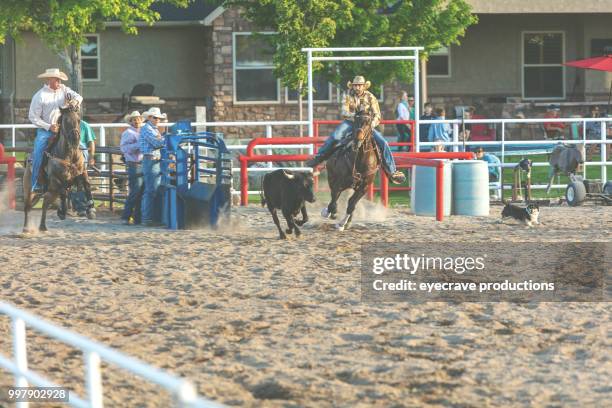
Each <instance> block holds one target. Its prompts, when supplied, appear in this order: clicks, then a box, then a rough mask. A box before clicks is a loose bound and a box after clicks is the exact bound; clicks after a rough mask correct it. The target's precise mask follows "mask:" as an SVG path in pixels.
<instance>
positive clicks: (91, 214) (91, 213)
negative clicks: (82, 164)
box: [79, 173, 96, 220]
mask: <svg viewBox="0 0 612 408" xmlns="http://www.w3.org/2000/svg"><path fill="white" fill-rule="evenodd" d="M79 177H81V185H82V186H83V189H84V190H85V198H87V218H88V219H90V220H93V219H95V218H96V208H95V206H94V200H93V196H92V195H91V184H89V177H88V176H87V173H83V174H82V175H81V176H79Z"/></svg>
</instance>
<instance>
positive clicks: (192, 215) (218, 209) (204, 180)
mask: <svg viewBox="0 0 612 408" xmlns="http://www.w3.org/2000/svg"><path fill="white" fill-rule="evenodd" d="M161 157H162V161H161V172H162V180H161V185H162V189H163V204H162V222H163V223H164V224H165V225H166V226H167V227H168V228H170V229H193V228H198V227H206V226H213V227H215V226H217V225H218V224H219V221H220V219H221V218H222V217H223V216H224V215H229V210H230V207H231V201H232V200H231V181H232V161H231V157H230V152H229V150H228V149H227V147H226V146H225V142H224V141H223V135H222V134H221V133H212V132H192V131H191V124H190V123H189V122H178V123H177V124H176V125H174V126H173V127H172V128H171V131H170V134H169V135H167V136H166V146H165V147H164V148H163V149H162V151H161Z"/></svg>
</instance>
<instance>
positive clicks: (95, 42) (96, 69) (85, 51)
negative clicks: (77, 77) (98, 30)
mask: <svg viewBox="0 0 612 408" xmlns="http://www.w3.org/2000/svg"><path fill="white" fill-rule="evenodd" d="M85 40H86V42H85V44H83V45H81V75H82V76H83V81H99V80H100V53H99V51H100V37H99V36H98V35H97V34H93V35H86V36H85Z"/></svg>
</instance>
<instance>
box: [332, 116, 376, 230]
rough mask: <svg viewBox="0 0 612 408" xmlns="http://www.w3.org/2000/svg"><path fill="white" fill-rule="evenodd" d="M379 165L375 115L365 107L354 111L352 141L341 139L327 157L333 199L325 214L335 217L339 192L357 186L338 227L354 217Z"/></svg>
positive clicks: (347, 224)
mask: <svg viewBox="0 0 612 408" xmlns="http://www.w3.org/2000/svg"><path fill="white" fill-rule="evenodd" d="M379 168H380V154H379V152H378V148H377V146H376V142H375V141H374V138H373V136H372V117H371V116H370V115H369V114H368V113H366V112H365V111H358V112H357V113H356V114H355V122H354V124H353V137H352V139H351V141H350V142H348V143H344V141H343V142H341V145H340V147H339V148H338V149H337V150H336V151H335V152H334V153H333V154H332V156H331V157H330V158H329V160H327V173H328V182H329V188H330V190H331V201H330V203H329V204H328V206H327V208H324V209H323V211H321V215H322V216H324V217H326V218H331V219H336V213H337V210H338V208H337V202H338V198H339V197H340V194H341V193H342V192H343V191H344V190H346V189H349V188H352V189H353V190H354V193H353V195H352V196H351V198H349V201H348V206H347V208H346V215H345V216H344V218H343V219H342V220H341V221H340V222H339V223H338V224H336V227H337V228H338V230H340V231H343V230H345V229H347V228H348V227H349V225H350V223H351V219H352V218H353V211H355V206H356V205H357V203H358V202H359V200H361V197H363V195H364V194H365V192H366V188H367V187H368V186H369V185H370V183H372V181H374V176H375V175H376V172H377V171H378V169H379Z"/></svg>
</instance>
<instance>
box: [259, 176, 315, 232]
mask: <svg viewBox="0 0 612 408" xmlns="http://www.w3.org/2000/svg"><path fill="white" fill-rule="evenodd" d="M262 190H263V192H262V194H261V205H262V206H264V205H267V206H268V210H270V214H272V219H274V223H275V224H276V227H277V228H278V232H279V233H280V239H287V236H286V235H285V232H283V230H282V228H281V226H280V221H279V220H278V215H276V210H277V209H280V210H281V211H282V213H283V216H284V217H285V219H286V220H287V225H288V226H289V228H287V230H286V232H287V234H291V233H292V232H293V230H294V229H295V235H296V237H299V236H300V230H299V229H298V227H297V226H298V225H299V226H302V225H304V223H305V222H306V221H308V214H307V213H306V206H305V205H304V202H305V201H308V202H309V203H314V201H315V197H314V193H313V192H312V174H310V173H294V172H291V171H288V170H276V171H273V172H272V173H268V174H266V175H265V176H264V178H263V183H262ZM300 211H301V212H302V219H301V220H296V219H295V217H296V216H297V215H298V213H299V212H300Z"/></svg>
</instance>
